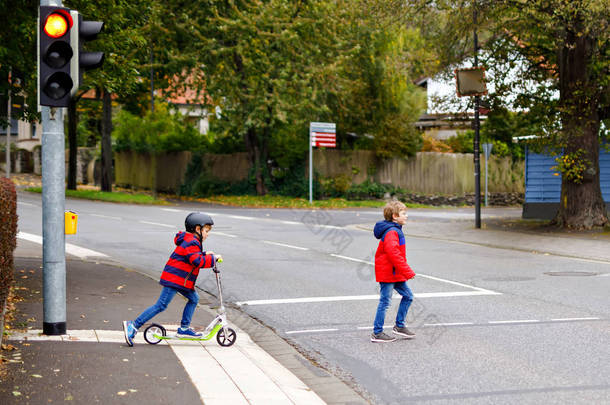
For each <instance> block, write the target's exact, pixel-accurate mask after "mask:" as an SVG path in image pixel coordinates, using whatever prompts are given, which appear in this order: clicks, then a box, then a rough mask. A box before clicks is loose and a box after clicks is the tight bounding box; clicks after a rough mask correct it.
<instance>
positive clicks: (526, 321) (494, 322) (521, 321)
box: [487, 319, 540, 324]
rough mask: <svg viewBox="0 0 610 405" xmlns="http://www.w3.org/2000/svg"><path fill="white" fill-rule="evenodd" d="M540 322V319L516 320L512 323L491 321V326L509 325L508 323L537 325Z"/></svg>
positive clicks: (511, 321)
mask: <svg viewBox="0 0 610 405" xmlns="http://www.w3.org/2000/svg"><path fill="white" fill-rule="evenodd" d="M537 322H540V321H539V320H538V319H515V320H510V321H489V322H487V323H491V324H508V323H537Z"/></svg>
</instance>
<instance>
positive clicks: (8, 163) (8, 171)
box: [4, 68, 13, 179]
mask: <svg viewBox="0 0 610 405" xmlns="http://www.w3.org/2000/svg"><path fill="white" fill-rule="evenodd" d="M12 73H13V70H12V68H10V69H9V71H8V84H9V86H8V106H7V107H6V111H7V112H6V121H7V122H8V126H7V127H6V166H5V167H4V175H5V176H6V178H7V179H10V178H11V107H12V104H13V103H12V102H11V90H12V87H13V82H12V80H13V79H12V77H11V75H12Z"/></svg>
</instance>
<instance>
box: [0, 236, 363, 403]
mask: <svg viewBox="0 0 610 405" xmlns="http://www.w3.org/2000/svg"><path fill="white" fill-rule="evenodd" d="M41 256H42V249H41V246H40V245H38V244H36V243H32V242H29V241H25V240H22V239H19V240H18V247H17V250H16V252H15V269H16V273H15V276H16V277H15V278H16V285H17V293H18V294H19V295H20V297H21V298H22V300H21V301H20V302H18V303H17V304H16V306H17V311H16V312H17V314H16V319H15V320H14V321H13V322H12V324H13V326H14V327H17V328H19V329H20V330H11V331H9V332H10V335H9V336H8V339H6V338H5V340H4V343H5V344H9V345H10V346H12V350H9V351H6V350H5V351H3V355H4V357H5V358H8V359H9V362H8V363H5V364H4V367H5V369H6V373H5V374H4V375H2V376H0V403H2V404H40V403H48V402H56V401H62V402H63V401H73V403H78V404H85V403H87V404H88V403H95V402H107V403H108V402H109V403H121V404H133V403H140V402H148V403H184V404H193V403H205V404H215V403H229V404H303V405H305V404H307V405H309V404H324V403H328V404H365V403H367V401H366V400H365V399H363V398H362V397H361V396H360V395H359V394H358V393H356V392H355V391H354V390H353V389H352V388H350V387H349V386H348V385H346V384H345V383H344V382H343V381H341V380H339V379H338V378H336V377H335V376H333V375H331V374H329V373H328V372H326V371H325V370H323V369H320V368H318V367H316V366H314V365H313V364H311V362H310V361H309V360H308V359H306V358H305V357H303V356H302V355H301V354H300V353H299V352H297V351H296V350H295V349H294V348H293V347H292V346H290V345H289V344H287V343H286V342H285V341H284V340H283V339H281V338H279V337H278V336H277V335H275V333H273V332H272V331H271V330H270V329H269V328H267V327H265V326H263V325H261V324H260V323H258V322H257V321H255V320H253V319H251V318H250V317H249V316H247V315H246V314H244V313H242V312H240V311H237V310H233V309H229V310H228V314H227V315H228V319H229V323H230V324H231V327H233V328H234V329H236V330H237V341H236V343H235V345H233V346H231V347H228V348H227V347H221V346H219V345H218V343H217V342H216V340H215V339H213V340H210V341H206V342H184V341H170V344H166V343H161V344H158V345H154V346H153V345H149V344H146V343H145V341H144V339H143V336H142V333H143V330H144V327H143V328H142V329H140V332H139V333H138V335H137V336H136V344H135V345H134V347H129V346H127V345H126V344H125V340H124V337H123V332H122V324H121V322H122V320H124V319H133V318H135V317H136V316H137V315H138V314H139V313H140V312H141V311H142V310H144V309H145V308H146V307H148V306H150V305H152V304H153V303H154V302H155V301H156V299H157V298H158V295H159V292H160V286H159V284H158V282H157V280H152V279H151V278H149V277H146V276H143V275H141V274H139V273H137V272H135V271H132V270H129V269H124V268H121V267H119V266H115V265H112V264H109V263H100V262H84V261H81V260H71V259H70V257H69V256H68V259H67V261H66V272H67V298H66V301H67V326H68V334H67V335H65V336H44V335H40V329H41V327H42V321H43V316H42V259H41ZM200 295H201V300H200V305H199V308H198V309H197V311H196V312H195V316H194V318H193V324H192V325H193V326H194V327H196V328H197V327H200V328H201V329H203V328H205V326H206V325H207V324H208V323H209V322H210V321H211V320H212V319H213V317H214V316H215V311H214V310H213V309H212V308H213V307H214V306H215V305H216V304H217V303H216V301H215V299H214V297H211V296H208V295H207V294H205V293H203V292H200ZM183 306H184V301H183V300H182V299H180V298H176V299H174V301H173V302H172V303H171V304H170V306H169V307H168V308H167V310H166V311H165V312H163V313H161V314H159V315H158V316H157V317H155V318H154V319H153V321H154V322H157V323H161V324H163V325H166V326H168V330H172V327H173V328H174V329H175V328H176V326H177V325H175V324H176V323H177V322H178V321H179V319H180V317H181V314H182V308H183ZM172 325H173V326H172Z"/></svg>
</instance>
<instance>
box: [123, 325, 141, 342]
mask: <svg viewBox="0 0 610 405" xmlns="http://www.w3.org/2000/svg"><path fill="white" fill-rule="evenodd" d="M123 332H124V333H125V342H127V344H128V345H129V346H133V338H134V337H136V333H138V330H137V329H136V327H135V326H134V324H133V321H123Z"/></svg>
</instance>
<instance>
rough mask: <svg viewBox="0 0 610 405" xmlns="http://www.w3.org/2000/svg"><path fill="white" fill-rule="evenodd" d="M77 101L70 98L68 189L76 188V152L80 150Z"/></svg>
mask: <svg viewBox="0 0 610 405" xmlns="http://www.w3.org/2000/svg"><path fill="white" fill-rule="evenodd" d="M76 102H77V100H76V99H75V98H71V99H70V104H69V105H68V146H69V150H70V153H69V159H68V190H76V154H77V150H78V145H77V139H76V125H77V118H78V117H77V116H76Z"/></svg>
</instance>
